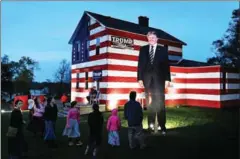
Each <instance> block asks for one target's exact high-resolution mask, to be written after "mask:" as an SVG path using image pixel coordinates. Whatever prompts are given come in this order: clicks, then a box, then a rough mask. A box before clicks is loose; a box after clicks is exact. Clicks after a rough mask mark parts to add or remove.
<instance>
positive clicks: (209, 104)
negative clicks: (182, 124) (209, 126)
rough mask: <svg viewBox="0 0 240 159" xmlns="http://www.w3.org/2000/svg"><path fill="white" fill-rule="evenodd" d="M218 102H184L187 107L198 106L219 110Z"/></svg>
mask: <svg viewBox="0 0 240 159" xmlns="http://www.w3.org/2000/svg"><path fill="white" fill-rule="evenodd" d="M220 104H221V102H220V101H210V100H197V99H188V100H186V105H188V106H199V107H207V108H220Z"/></svg>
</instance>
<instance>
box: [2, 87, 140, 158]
mask: <svg viewBox="0 0 240 159" xmlns="http://www.w3.org/2000/svg"><path fill="white" fill-rule="evenodd" d="M77 105H78V103H77V102H76V101H73V102H71V108H70V109H69V110H68V114H67V117H66V125H65V128H64V130H63V134H62V135H63V136H67V137H68V145H69V146H73V145H78V146H81V145H83V143H82V142H81V140H80V134H81V133H80V110H79V108H78V107H77ZM22 106H23V102H22V101H20V100H19V101H16V102H15V106H14V109H13V111H12V113H11V117H10V125H9V128H10V129H9V130H8V133H7V136H8V142H9V143H8V146H9V147H8V150H9V156H10V159H20V158H21V157H22V155H24V154H25V153H26V152H27V149H28V148H27V147H28V146H27V145H28V144H27V142H26V141H25V139H24V133H23V125H24V124H26V122H25V121H24V120H23V115H22V112H21V107H22ZM29 109H30V111H29V120H30V121H29V124H28V126H27V129H28V130H29V131H31V132H32V133H33V134H34V136H37V135H38V134H40V136H42V137H43V139H44V141H45V142H46V144H48V146H49V147H50V148H57V145H56V142H55V141H56V133H55V124H56V121H57V112H58V109H57V106H56V104H55V99H54V98H53V97H49V98H47V99H44V100H40V98H35V99H32V100H29ZM92 109H93V111H92V112H91V113H90V114H89V115H88V126H89V136H88V142H87V146H86V150H85V155H87V154H89V153H90V150H92V155H93V156H94V157H96V155H97V152H98V150H99V147H100V145H101V143H102V131H103V124H104V119H103V115H102V113H101V112H100V111H99V105H98V104H97V103H94V104H93V105H92ZM124 117H125V119H126V120H127V121H128V126H129V128H128V139H129V147H130V148H131V149H134V148H136V142H135V140H136V139H137V140H138V143H139V144H140V148H141V149H143V148H145V143H144V135H143V131H142V120H143V112H142V107H141V105H140V103H139V102H137V101H136V92H134V91H133V92H131V93H130V100H129V101H128V102H127V103H126V104H125V106H124ZM13 129H16V130H14V131H15V132H16V134H15V135H13ZM106 129H107V131H108V144H109V145H111V146H113V147H114V146H120V135H119V131H120V130H121V120H120V118H119V116H118V110H117V109H113V110H112V114H111V115H110V116H109V118H108V120H107V123H106Z"/></svg>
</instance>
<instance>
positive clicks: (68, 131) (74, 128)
mask: <svg viewBox="0 0 240 159" xmlns="http://www.w3.org/2000/svg"><path fill="white" fill-rule="evenodd" d="M76 106H77V102H76V101H73V102H71V108H70V109H69V111H68V115H67V121H66V122H67V123H66V127H65V129H64V131H63V136H68V141H69V142H68V145H69V146H73V145H74V142H75V144H76V145H77V146H81V145H82V144H83V143H82V142H81V141H80V130H79V123H80V112H79V109H78V108H76Z"/></svg>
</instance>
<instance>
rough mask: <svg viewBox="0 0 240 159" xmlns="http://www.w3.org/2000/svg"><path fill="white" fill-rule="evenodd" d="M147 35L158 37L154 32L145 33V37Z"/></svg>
mask: <svg viewBox="0 0 240 159" xmlns="http://www.w3.org/2000/svg"><path fill="white" fill-rule="evenodd" d="M149 35H155V36H156V37H158V36H157V33H156V32H155V31H149V32H148V33H147V36H149Z"/></svg>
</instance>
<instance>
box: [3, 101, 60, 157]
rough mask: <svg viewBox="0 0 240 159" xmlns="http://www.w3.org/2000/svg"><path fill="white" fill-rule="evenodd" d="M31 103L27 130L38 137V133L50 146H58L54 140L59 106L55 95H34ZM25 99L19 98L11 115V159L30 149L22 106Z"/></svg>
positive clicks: (9, 150)
mask: <svg viewBox="0 0 240 159" xmlns="http://www.w3.org/2000/svg"><path fill="white" fill-rule="evenodd" d="M28 103H29V106H28V108H29V122H28V125H27V130H29V131H30V132H32V133H33V134H34V136H35V137H36V136H37V135H38V134H40V136H41V137H42V138H43V139H44V141H45V142H46V144H48V146H49V147H56V143H55V142H54V141H55V139H56V136H55V124H56V120H57V114H58V108H57V105H56V104H55V99H54V98H53V97H48V98H43V99H41V97H34V98H33V99H29V100H28ZM22 106H23V101H21V100H17V101H15V103H14V108H13V111H12V113H11V116H10V125H9V128H8V132H7V137H8V153H9V158H10V159H19V158H21V157H23V156H24V155H25V154H26V152H27V151H28V144H27V142H26V140H25V139H24V133H23V126H24V125H25V124H26V122H25V121H24V120H23V115H22V111H21V107H22Z"/></svg>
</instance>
